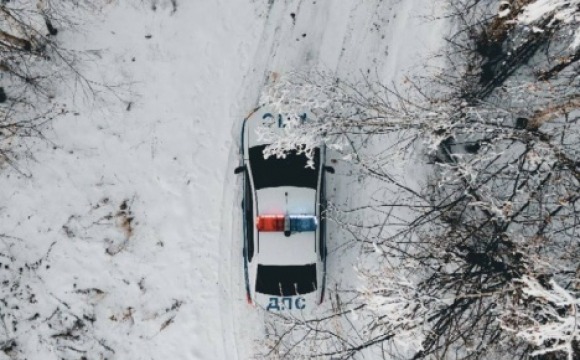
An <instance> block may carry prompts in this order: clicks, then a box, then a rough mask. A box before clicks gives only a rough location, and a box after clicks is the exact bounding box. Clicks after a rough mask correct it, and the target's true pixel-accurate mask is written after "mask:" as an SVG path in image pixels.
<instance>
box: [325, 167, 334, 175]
mask: <svg viewBox="0 0 580 360" xmlns="http://www.w3.org/2000/svg"><path fill="white" fill-rule="evenodd" d="M324 171H326V172H327V173H330V174H334V168H333V167H332V166H325V167H324Z"/></svg>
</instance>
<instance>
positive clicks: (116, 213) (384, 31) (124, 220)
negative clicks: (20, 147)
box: [0, 0, 444, 359]
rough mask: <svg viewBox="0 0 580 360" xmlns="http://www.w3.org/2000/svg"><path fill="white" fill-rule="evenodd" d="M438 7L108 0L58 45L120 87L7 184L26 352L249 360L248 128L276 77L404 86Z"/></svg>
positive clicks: (5, 214) (8, 173) (4, 175)
mask: <svg viewBox="0 0 580 360" xmlns="http://www.w3.org/2000/svg"><path fill="white" fill-rule="evenodd" d="M433 6H434V5H433V4H432V2H431V1H429V0H406V1H401V0H388V1H381V0H364V1H363V0H348V1H346V0H345V1H340V2H337V1H331V0H312V1H299V0H293V1H273V0H269V1H267V2H266V1H251V0H231V1H224V0H218V1H216V0H197V1H195V2H194V1H178V2H177V7H176V8H174V7H173V5H172V2H170V1H166V2H163V1H153V2H151V1H134V2H133V4H129V3H128V2H115V1H113V2H111V3H110V4H109V5H107V6H105V7H104V8H103V10H102V13H101V14H99V15H97V16H96V18H94V19H92V20H90V21H88V22H87V23H86V24H82V25H80V27H79V29H80V30H81V31H78V32H72V31H71V32H68V33H67V32H63V33H62V34H60V35H59V36H61V37H62V41H64V42H65V45H66V46H67V47H71V48H74V49H76V50H86V51H90V52H91V53H92V54H94V55H96V59H95V61H94V62H92V63H91V64H88V65H86V68H85V71H86V74H87V76H88V77H89V78H90V79H93V80H95V81H97V82H102V83H105V84H112V85H118V86H115V87H112V88H111V89H110V90H103V88H102V87H101V86H99V85H95V87H94V88H95V89H97V90H98V91H100V93H99V94H98V98H97V99H96V100H94V101H91V100H89V101H87V100H84V101H83V100H81V99H80V98H79V97H77V101H75V102H74V103H70V104H69V105H68V107H69V109H71V113H70V114H69V115H66V116H63V117H61V118H59V119H58V120H57V121H55V122H54V123H53V124H52V126H51V127H50V128H49V129H47V131H46V133H45V135H46V136H47V141H38V142H35V143H31V144H29V146H30V151H31V154H32V157H31V158H30V159H26V160H22V161H21V162H20V163H19V168H20V170H21V172H22V173H19V172H17V171H16V170H15V169H12V168H5V169H3V170H2V172H1V173H0V234H2V235H4V236H3V237H2V238H1V239H2V247H3V248H2V251H0V253H1V254H3V255H4V256H6V257H7V258H10V259H12V260H10V261H11V262H10V266H11V267H12V268H23V270H21V271H20V272H19V274H17V275H14V276H13V277H12V278H10V281H12V282H13V283H18V286H19V287H20V288H21V289H22V291H20V292H18V291H15V292H12V293H10V294H4V298H5V299H7V305H6V308H9V309H10V311H9V312H10V313H11V314H13V315H12V316H13V317H14V318H15V319H18V321H19V326H18V327H17V328H16V329H13V328H12V327H11V326H10V324H8V326H6V324H5V325H4V329H5V331H6V333H7V334H8V337H9V338H13V339H15V340H16V342H17V343H18V344H19V345H18V346H19V349H18V350H19V351H21V352H22V353H23V354H26V357H27V358H28V359H60V358H65V359H73V358H79V357H80V356H81V355H84V356H86V357H87V358H89V359H93V358H94V359H97V358H101V357H100V354H103V356H104V357H106V358H114V359H236V358H238V359H248V358H251V357H252V354H253V353H254V351H255V350H256V349H255V348H254V346H255V345H254V340H259V339H260V337H261V336H262V333H263V324H262V321H263V320H262V314H261V313H260V312H258V311H256V310H255V309H254V308H252V307H250V306H248V305H247V304H246V302H245V294H244V289H243V273H242V257H241V223H240V216H239V215H240V214H239V203H240V194H239V188H238V187H239V184H238V179H236V177H235V176H234V174H233V168H234V167H235V165H236V164H237V162H238V158H237V151H238V148H237V146H238V136H239V130H240V125H241V120H242V119H243V118H244V117H245V115H246V114H247V113H248V112H249V111H251V110H252V109H253V108H254V107H255V106H256V105H257V103H258V99H259V96H260V93H261V91H262V89H263V86H264V85H265V84H266V83H267V82H268V81H272V80H273V79H275V78H276V75H275V74H283V73H285V72H287V71H290V70H294V69H308V68H313V67H318V68H323V69H325V70H329V71H332V72H335V73H336V74H337V75H338V76H341V77H344V78H350V79H357V77H359V76H360V74H361V73H362V74H366V73H375V74H376V76H377V77H378V78H379V79H380V80H382V81H384V82H395V83H398V82H400V81H402V80H403V77H404V75H405V73H406V72H407V71H415V70H416V69H417V68H422V67H423V62H424V61H425V59H426V58H428V57H429V56H431V55H432V52H433V50H434V49H435V48H436V47H437V46H438V45H439V44H440V43H441V37H442V35H441V34H442V31H443V29H444V27H443V24H442V23H439V22H432V21H428V20H427V19H426V18H425V16H432V15H436V13H434V11H435V10H434V9H433ZM438 11H440V10H438ZM69 90H70V88H66V89H65V88H63V89H62V93H63V97H64V96H68V93H69ZM336 166H337V174H336V176H335V177H334V180H333V183H332V186H330V187H329V190H330V194H329V195H330V199H331V201H334V202H336V203H338V204H343V205H344V204H347V205H348V204H351V203H352V204H353V205H354V204H355V203H356V198H355V195H356V194H357V192H356V191H354V190H357V186H359V185H358V183H357V181H356V177H353V176H350V174H349V171H348V168H346V167H344V166H342V165H341V162H340V161H338V163H337V164H336ZM26 174H28V175H29V176H25V175H26ZM331 230H332V229H331ZM341 239H342V237H340V236H331V239H330V240H329V241H330V244H329V246H330V249H329V250H330V254H331V255H330V257H329V281H330V284H329V286H331V287H332V286H334V285H335V284H337V283H341V282H342V281H344V279H350V280H353V279H355V278H354V277H353V276H351V275H352V271H351V267H352V261H353V259H354V258H355V257H356V254H353V255H352V256H351V257H349V256H344V254H343V253H342V254H341V257H340V259H339V257H338V256H336V257H333V256H332V254H333V253H334V250H335V249H336V248H339V247H340V246H341V242H342V241H344V240H341ZM35 264H37V265H38V266H33V265H35ZM349 274H350V275H349ZM350 280H349V281H350ZM31 294H34V296H33V297H32V298H31V297H30V296H31ZM55 314H57V315H56V317H59V320H58V321H56V319H55ZM75 319H77V320H78V319H81V321H82V322H83V323H84V324H85V325H82V326H80V325H79V324H78V322H75V321H76V320H75ZM55 335H56V336H55ZM77 335H78V338H75V336H77ZM78 339H80V340H78ZM2 358H6V357H5V355H3V354H2V353H0V359H2Z"/></svg>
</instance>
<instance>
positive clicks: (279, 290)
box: [256, 264, 317, 296]
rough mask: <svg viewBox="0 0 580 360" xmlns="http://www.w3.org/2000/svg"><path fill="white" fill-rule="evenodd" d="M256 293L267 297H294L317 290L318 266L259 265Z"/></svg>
mask: <svg viewBox="0 0 580 360" xmlns="http://www.w3.org/2000/svg"><path fill="white" fill-rule="evenodd" d="M257 275H258V276H257V277H256V291H257V292H259V293H261V294H266V295H277V296H292V295H299V294H307V293H310V292H313V291H315V290H316V287H317V284H316V264H307V265H298V266H274V265H258V274H257Z"/></svg>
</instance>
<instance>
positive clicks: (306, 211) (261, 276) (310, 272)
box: [235, 107, 334, 311]
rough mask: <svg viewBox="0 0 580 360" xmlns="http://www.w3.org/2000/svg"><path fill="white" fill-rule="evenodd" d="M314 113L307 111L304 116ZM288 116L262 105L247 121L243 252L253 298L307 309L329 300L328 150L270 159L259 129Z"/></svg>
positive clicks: (276, 307)
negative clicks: (327, 275) (327, 250)
mask: <svg viewBox="0 0 580 360" xmlns="http://www.w3.org/2000/svg"><path fill="white" fill-rule="evenodd" d="M311 118H312V115H310V116H307V115H306V114H304V115H303V117H302V119H303V120H304V121H309V120H311ZM285 120H286V118H285V116H284V115H283V114H278V113H276V112H274V111H272V109H268V108H267V107H260V108H258V109H257V110H255V111H254V112H253V113H252V114H250V116H248V117H247V118H246V119H245V120H244V123H243V126H242V136H241V146H240V155H241V159H242V160H241V165H240V166H239V167H237V168H236V169H235V173H236V174H239V175H241V176H243V201H242V217H243V224H244V225H243V239H244V246H243V256H244V272H245V281H246V284H245V285H246V294H247V300H248V303H250V304H255V305H257V306H260V307H263V308H265V309H267V310H270V311H282V310H284V311H286V310H292V311H293V310H308V309H309V308H312V307H314V306H316V305H317V304H319V303H321V302H322V301H323V299H324V286H325V274H326V222H325V218H324V215H325V214H324V213H325V209H326V193H325V191H326V189H325V177H326V173H334V169H333V168H332V167H330V166H326V165H325V147H324V146H323V145H321V146H320V147H318V148H316V149H315V151H314V156H313V158H312V159H311V160H312V161H311V163H310V164H309V165H310V166H307V160H308V159H307V157H306V155H304V154H298V153H297V152H295V151H293V152H290V153H288V154H287V155H286V156H285V157H284V158H277V157H276V156H270V157H268V158H267V159H265V158H264V149H265V148H266V146H268V145H269V144H268V143H265V142H264V141H263V140H261V139H260V138H259V136H258V135H257V133H256V129H257V128H258V127H260V126H266V127H270V128H271V130H274V131H282V129H283V128H284V126H285Z"/></svg>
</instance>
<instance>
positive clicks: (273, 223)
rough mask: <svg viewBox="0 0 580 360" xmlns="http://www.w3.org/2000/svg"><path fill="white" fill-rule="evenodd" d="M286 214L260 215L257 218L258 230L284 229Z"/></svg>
mask: <svg viewBox="0 0 580 360" xmlns="http://www.w3.org/2000/svg"><path fill="white" fill-rule="evenodd" d="M284 222H285V216H284V215H260V216H258V218H257V219H256V227H257V228H258V231H263V232H269V231H284Z"/></svg>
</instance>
